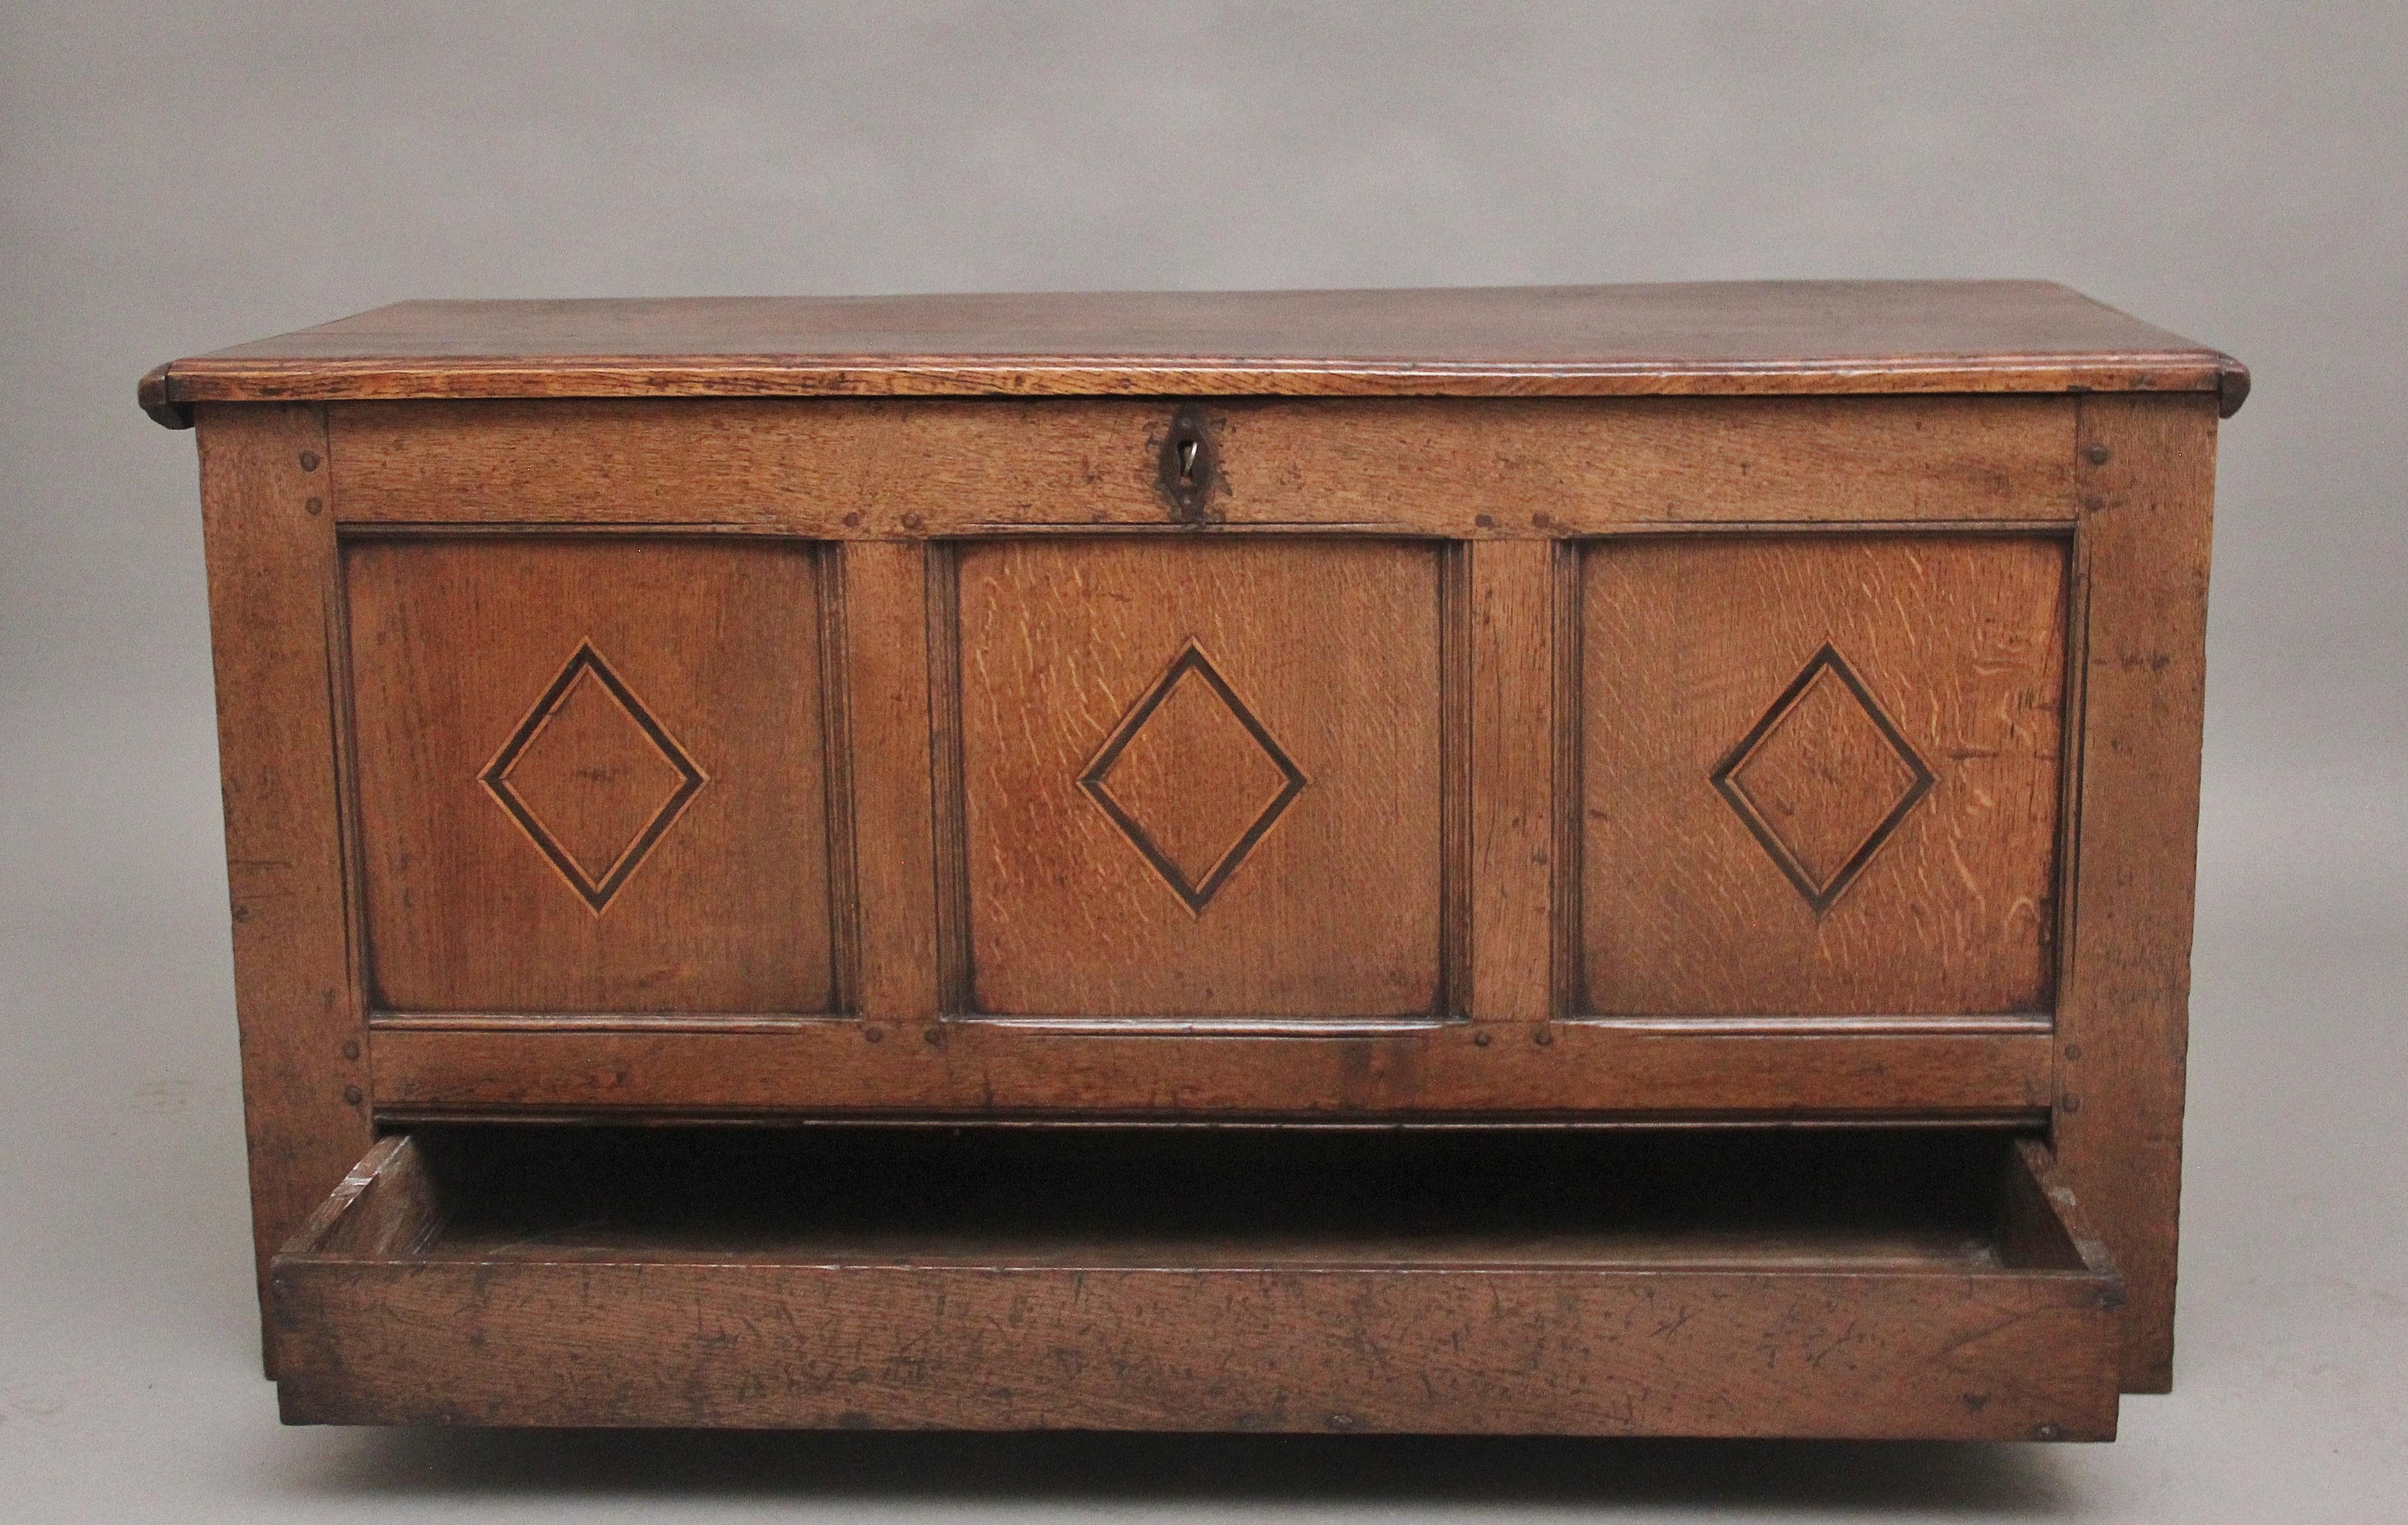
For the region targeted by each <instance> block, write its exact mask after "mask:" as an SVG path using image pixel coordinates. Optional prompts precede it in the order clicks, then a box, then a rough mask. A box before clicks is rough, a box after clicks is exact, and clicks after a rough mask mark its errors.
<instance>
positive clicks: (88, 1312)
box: [0, 0, 2408, 1520]
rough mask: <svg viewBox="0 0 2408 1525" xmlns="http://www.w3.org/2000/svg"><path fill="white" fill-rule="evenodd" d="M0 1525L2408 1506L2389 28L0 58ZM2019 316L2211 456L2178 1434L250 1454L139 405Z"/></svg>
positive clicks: (2345, 20) (240, 1293) (191, 805)
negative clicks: (1673, 300)
mask: <svg viewBox="0 0 2408 1525" xmlns="http://www.w3.org/2000/svg"><path fill="white" fill-rule="evenodd" d="M0 69H5V70H6V82H5V84H0V119H5V121H6V130H5V143H0V150H5V153H6V171H5V182H0V185H4V186H5V190H4V191H0V287H5V301H0V397H5V409H0V1515H6V1516H8V1517H10V1518H26V1519H72V1518H91V1519H127V1518H177V1519H181V1520H191V1519H207V1518H242V1519H276V1518H325V1517H327V1516H330V1515H337V1514H341V1515H351V1514H356V1515H359V1516H362V1517H373V1518H420V1517H423V1516H425V1515H427V1514H429V1513H441V1514H443V1515H446V1516H452V1515H463V1516H485V1515H492V1516H502V1515H508V1516H509V1517H510V1518H531V1517H534V1516H538V1515H541V1514H543V1513H545V1512H546V1511H547V1509H551V1510H556V1511H557V1512H559V1513H561V1514H563V1515H566V1514H570V1513H574V1514H575V1515H577V1516H580V1517H584V1518H601V1517H610V1518H638V1517H654V1516H672V1515H673V1516H678V1517H681V1518H682V1517H711V1518H740V1517H749V1516H756V1515H767V1514H770V1513H772V1512H775V1513H778V1514H781V1515H792V1514H798V1513H808V1512H810V1511H812V1510H818V1511H821V1512H823V1513H824V1514H827V1515H830V1516H836V1515H842V1516H845V1517H847V1518H865V1517H868V1516H872V1515H878V1516H887V1515H894V1516H900V1515H921V1514H925V1515H927V1516H931V1517H933V1516H938V1515H959V1514H966V1513H970V1512H974V1511H977V1510H982V1509H989V1508H992V1509H994V1510H996V1511H999V1512H1006V1513H1013V1514H1020V1515H1028V1514H1035V1513H1049V1514H1050V1513H1053V1512H1056V1511H1066V1510H1083V1511H1088V1512H1094V1513H1099V1514H1100V1513H1111V1514H1117V1515H1130V1514H1173V1513H1175V1514H1179V1515H1182V1516H1197V1517H1225V1518H1240V1517H1247V1516H1253V1515H1255V1514H1259V1513H1261V1512H1263V1511H1264V1510H1265V1509H1267V1508H1270V1507H1274V1506H1282V1505H1287V1506H1293V1507H1295V1508H1296V1509H1297V1511H1298V1512H1299V1513H1306V1514H1312V1515H1315V1516H1319V1517H1324V1518H1372V1517H1375V1516H1379V1517H1384V1516H1387V1515H1390V1514H1395V1513H1402V1512H1408V1511H1415V1510H1419V1511H1425V1512H1429V1513H1437V1512H1441V1511H1443V1512H1448V1513H1455V1512H1493V1513H1498V1514H1516V1513H1519V1514H1526V1515H1539V1514H1547V1515H1564V1514H1570V1513H1575V1512H1577V1513H1582V1514H1595V1515H1598V1516H1601V1517H1608V1518H1621V1517H1628V1516H1636V1515H1643V1514H1648V1513H1651V1512H1658V1511H1660V1512H1662V1513H1664V1514H1668V1515H1674V1516H1684V1517H1695V1518H1703V1517H1710V1516H1726V1515H1727V1516H1740V1517H1761V1518H1771V1517H1775V1516H1780V1515H1784V1514H1785V1513H1788V1512H1795V1513H1796V1514H1797V1515H1798V1516H1799V1517H1801V1518H1843V1517H1859V1516H1868V1515H1870V1516H1880V1517H1885V1518H1899V1519H1910V1518H1941V1517H1948V1518H1956V1517H1962V1516H1969V1515H1981V1514H1985V1513H1989V1512H1996V1513H1998V1514H2000V1515H2005V1516H2010V1517H2014V1518H2040V1519H2069V1520H2075V1519H2079V1520H2090V1519H2149V1518H2157V1519H2172V1518H2183V1519H2213V1518H2233V1519H2266V1518H2285V1519H2291V1520H2307V1519H2352V1520H2357V1519H2368V1520H2371V1519H2380V1518H2401V1511H2402V1510H2403V1509H2408V1417H2403V1415H2408V1375H2403V1371H2408V1274H2403V1270H2402V1267H2403V1264H2408V1230H2403V1224H2404V1223H2408V1212H2403V1211H2402V1204H2401V1195H2402V1186H2401V1183H2402V1180H2403V1178H2404V1177H2403V1173H2408V1141H2404V1139H2403V1134H2404V1133H2408V1131H2404V1130H2403V1128H2402V1126H2401V1103H2400V1089H2401V1081H2402V1079H2403V1077H2408V1036H2403V1027H2402V1015H2403V1014H2402V1011H2401V1005H2402V1002H2401V980H2402V976H2403V975H2404V974H2408V968H2403V963H2408V959H2403V952H2402V949H2403V948H2408V936H2403V926H2402V922H2403V919H2408V918H2403V907H2404V906H2408V871H2403V867H2402V865H2403V863H2408V821H2404V820H2403V814H2408V812H2403V805H2402V800H2403V788H2402V786H2403V783H2408V769H2404V768H2403V764H2402V763H2401V747H2400V745H2399V744H2400V740H2401V729H2402V718H2403V716H2408V679H2403V663H2402V659H2403V656H2408V641H2403V634H2408V632H2403V624H2408V620H2403V617H2402V605H2403V598H2402V593H2401V583H2402V579H2403V574H2408V554H2403V538H2408V531H2403V527H2402V520H2401V515H2400V513H2399V511H2398V507H2397V498H2398V494H2399V492H2400V490H2401V482H2402V480H2403V479H2408V429H2403V427H2402V418H2403V413H2402V406H2401V404H2402V376H2403V374H2408V366H2403V364H2402V363H2401V360H2402V339H2403V336H2408V335H2403V334H2402V318H2401V314H2402V310H2403V306H2408V300H2404V299H2408V290H2403V279H2408V275H2403V273H2408V236H2403V233H2404V232H2408V216H2403V208H2402V203H2403V194H2408V151H2403V150H2408V131H2403V126H2402V122H2403V120H2408V112H2403V110H2402V98H2403V94H2408V7H2401V6H2399V5H2397V4H2361V5H2355V6H2305V7H2299V6H2272V5H2257V6H2250V5H2229V6H2205V5H2181V6H2173V5H2141V4H2124V5H2114V6H2099V7H2080V6H2061V5H2047V6H2041V5H2033V6H1987V7H1959V6H1955V5H1905V4H1890V5H1850V6H1841V5H1828V6H1811V7H1810V6H1777V5H1764V6H1732V5H1702V4H1701V5H1690V6H1654V7H1611V6H1590V7H1584V6H1570V5H1554V6H1519V5H1489V6H1465V7H1394V6H1369V5H1365V6H1359V7H1358V6H1335V5H1333V6H1320V7H1293V6H1277V5H1218V4H1205V3H1197V0H1186V3H1181V4H1175V5H1161V6H1154V5H1144V6H1140V5H1125V6H1012V7H1006V6H976V5H927V6H905V5H883V6H842V7H805V6H796V7H734V6H729V7H693V8H687V9H677V10H670V9H666V8H664V9H661V10H658V11H655V10H653V9H652V8H650V7H639V6H599V5H596V6H581V7H569V6H556V7H533V6H529V7H512V8H504V7H491V6H487V5H456V6H439V7H438V6H417V5H384V6H378V7H335V6H324V7H287V6H271V5H198V6H160V5H155V4H151V5H141V6H132V5H120V4H106V5H100V4H93V3H91V0H67V3H55V4H54V3H47V0H44V3H29V0H18V3H15V4H12V5H10V6H9V7H7V10H6V12H5V17H4V18H0ZM2006 275H2013V276H2023V275H2030V276H2047V277H2054V278H2060V279H2064V280H2067V281H2070V282H2071V283H2073V284H2075V285H2077V286H2079V287H2081V288H2083V289H2084V290H2085V291H2088V292H2091V293H2093V294H2095V295H2097V296H2100V297H2101V298H2103V299H2105V300H2107V301H2109V302H2112V303H2114V304H2116V305H2118V306H2124V307H2126V308H2128V309H2129V310H2131V311H2134V312H2136V313H2139V314H2140V315H2142V316H2143V317H2146V318H2148V319H2150V320H2151V321H2156V322H2158V323H2161V324H2163V325H2165V326H2167V327H2170V328H2172V329H2175V330H2177V331H2179V332H2182V333H2184V334H2186V335H2190V336H2192V337H2195V338H2198V339H2200V340H2202V341H2205V342H2207V343H2211V344H2214V345H2217V346H2219V347H2222V348H2225V349H2230V350H2232V351H2233V352H2235V353H2237V354H2239V355H2241V356H2242V357H2243V359H2245V360H2246V361H2248V362H2249V363H2251V364H2252V365H2253V366H2254V367H2255V368H2256V371H2257V383H2258V392H2257V397H2256V399H2255V400H2253V401H2252V402H2251V403H2250V405H2249V407H2248V409H2247V411H2246V412H2244V413H2243V415H2242V416H2241V417H2240V418H2239V419H2238V420H2235V421H2234V422H2233V423H2232V424H2230V425H2229V426H2228V428H2227V431H2226V436H2225V443H2224V446H2223V452H2222V477H2221V482H2220V504H2219V507H2220V514H2219V520H2220V521H2219V525H2218V534H2217V543H2216V569H2215V591H2214V619H2213V624H2212V633H2211V644H2212V648H2213V649H2212V654H2211V668H2212V673H2211V685H2210V711H2209V721H2208V742H2207V786H2206V808H2205V820H2204V821H2203V825H2202V840H2201V855H2200V860H2201V861H2200V873H2201V879H2200V922H2199V943H2198V957H2197V990H2196V997H2195V1001H2194V1007H2193V1010H2194V1028H2193V1031H2194V1044H2193V1049H2192V1069H2191V1076H2192V1090H2191V1108H2190V1130H2191V1131H2190V1135H2189V1136H2190V1150H2189V1176H2188V1182H2187V1192H2186V1203H2185V1223H2184V1228H2185V1269H2184V1280H2183V1302H2182V1324H2181V1347H2180V1358H2179V1372H2178V1385H2177V1389H2176V1391H2175V1392H2174V1394H2173V1395H2172V1396H2171V1397H2168V1398H2143V1399H2133V1400H2128V1401H2127V1404H2126V1407H2125V1423H2124V1435H2125V1438H2124V1439H2123V1440H2122V1441H2121V1442H2120V1443H2119V1444H2117V1445H2115V1446H2114V1447H2087V1448H2077V1447H1963V1448H1951V1447H1905V1446H1898V1447H1803V1446H1707V1445H1679V1444H1606V1445H1559V1444H1521V1443H1483V1444H1468V1443H1467V1444H1455V1443H1447V1444H1433V1443H1427V1442H1407V1443H1393V1444H1392V1443H1384V1442H1342V1441H1310V1442H1302V1443H1294V1444H1273V1443H1264V1442H1239V1441H1227V1440H1151V1441H1150V1440H1130V1439H1118V1440H1115V1439H1095V1438H1076V1437H1072V1438H1057V1439H1053V1440H1043V1441H1035V1442H1011V1441H1002V1442H998V1441H992V1440H968V1439H943V1438H933V1439H931V1438H916V1439H915V1438H908V1437H904V1438H896V1437H848V1438H822V1437H809V1436H800V1437H766V1438H765V1437H753V1438H746V1437H710V1436H676V1435H671V1436H660V1437H633V1438H612V1437H594V1436H566V1437H540V1436H536V1437H513V1436H475V1435H463V1436H441V1435H409V1434H385V1433H374V1432H329V1431H284V1430H279V1428H277V1427H276V1425H275V1422H274V1407H273V1400H272V1394H271V1390H269V1388H268V1387H267V1386H266V1385H265V1383H263V1382H262V1381H261V1380H260V1379H259V1377H258V1375H257V1368H256V1364H255V1356H254V1347H253V1327H252V1309H251V1290H250V1283H249V1275H248V1265H247V1258H246V1241H245V1230H244V1199H243V1176H242V1167H241V1157H242V1148H241V1133H240V1126H239V1119H238V1115H237V1103H236V1053H235V1037H234V1021H233V1016H232V1002H231V986H230V973H229V962H228V956H227V947H226V925H225V902H224V891H223V878H222V862H221V859H220V850H221V848H220V841H219V837H218V830H219V819H218V806H217V800H216V784H215V762H214V756H213V751H214V745H215V743H214V738H213V734H212V728H211V727H212V722H211V711H210V687H209V671H208V642H207V624H206V612H205V605H204V600H203V588H202V571H201V547H200V540H199V520H198V515H197V513H196V511H195V507H194V494H193V452H192V439H191V436H190V435H171V434H168V433H165V432H164V431H161V430H159V429H156V428H154V427H152V426H151V425H150V424H149V423H148V422H146V421H145V420H143V419H142V418H141V416H140V415H139V414H138V413H136V411H135V408H134V405H133V385H134V380H135V378H136V376H137V375H138V374H139V373H140V372H141V371H142V370H143V369H145V368H146V367H148V366H149V365H150V364H152V363H156V362H158V361H161V360H165V359H168V358H170V357H173V356H175V355H179V354H184V353H189V352H193V351H195V350H199V349H208V348H213V347H216V346H218V345H222V344H226V343H231V342H234V341H236V340H240V339H245V338H250V337H254V336H257V335H263V334H267V333H273V332H278V331H281V330H283V329H287V328H292V327H296V326H299V325H301V324H303V323H306V322H313V321H320V320H322V319H326V318H331V317H335V316H337V315H340V314H342V313H346V312H350V311H353V310H356V309H359V308H363V307H366V306H373V305H376V304H379V303H382V302H385V301H389V300H392V299H395V298H399V297H405V296H420V295H488V296H504V295H550V294H610V293H624V294H636V293H643V294H652V293H660V294H667V293H681V292H895V291H948V290H1011V289H1040V288H1077V287H1154V286H1168V287H1246V286H1299V285H1383V284H1415V283H1428V284H1446V283H1502V282H1517V281H1546V282H1552V281H1599V280H1646V279H1696V278H1711V277H1766V276H1825V277H1847V276H2006Z"/></svg>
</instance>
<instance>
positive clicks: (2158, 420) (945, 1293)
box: [142, 282, 2247, 1439]
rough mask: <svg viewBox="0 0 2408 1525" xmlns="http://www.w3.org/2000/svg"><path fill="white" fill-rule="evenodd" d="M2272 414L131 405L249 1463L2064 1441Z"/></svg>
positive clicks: (2045, 319)
mask: <svg viewBox="0 0 2408 1525" xmlns="http://www.w3.org/2000/svg"><path fill="white" fill-rule="evenodd" d="M2246 384H2247V383H2246V373H2245V372H2243V370H2242V369H2241V367H2239V366H2238V365H2237V364H2235V363H2233V362H2231V361H2229V360H2228V359H2226V358H2225V357H2223V356H2221V355H2218V354H2216V353H2214V352H2213V351H2210V350H2206V349H2200V348H2198V347H2196V346H2194V345H2191V344H2189V343H2187V342H2186V341H2184V340H2181V339H2177V338H2175V337H2173V336H2171V335H2167V334H2164V333H2162V332H2160V331H2158V330H2156V329H2153V328H2149V327H2147V326H2145V325H2143V324H2141V323H2139V322H2136V321H2132V320H2130V319H2128V318H2126V317H2124V316H2122V315H2121V314H2118V313H2115V312H2114V311H2112V310H2110V309H2108V308H2105V307H2102V306H2098V305H2096V304H2094V303H2091V302H2089V301H2087V300H2086V299H2085V298H2082V297H2080V296H2078V295H2076V294H2074V293H2073V292H2069V291H2066V290H2065V289H2063V288H2061V287H2057V286H2050V285H2045V284H2039V283H2022V282H2000V283H1964V284H1952V283H1905V282H1900V283H1850V284H1819V283H1799V284H1769V285H1719V286H1668V287H1627V288H1577V289H1553V290H1524V291H1461V292H1276V293H1255V294H1244V295H1208V294H1193V293H1190V294H1176V295H1140V294H1114V295H1102V296H1079V297H1073V296H1023V297H939V298H911V299H905V298H882V299H861V300H824V299H808V300H806V299H774V300H773V299H765V300H758V301H733V300H695V301H662V302H628V301H595V302H465V303H444V302H414V303H404V304H401V305H399V306H391V307H385V308H381V309H379V310H378V311H375V312H371V313H367V314H364V315H362V316H360V317H357V318H352V319H348V320H345V321H340V322H337V323H330V324H327V325H324V326H322V327H319V328H314V329H308V330H305V331H302V332H300V333H297V334H294V335H286V336H284V337H281V338H277V339H270V340H266V341H264V342H261V343H258V344H253V345H247V346H243V347H240V348H237V349H228V350H222V351H220V352H218V353H216V354H213V355H208V356H203V357H200V358H197V359H193V360H184V361H178V362H176V363H173V364H171V365H167V366H163V367H161V369H160V370H158V371H156V372H153V373H152V374H151V375H150V377H148V378H145V379H144V382H143V389H142V391H143V402H144V406H146V408H148V409H149V410H150V413H151V414H152V416H153V417H155V418H157V419H159V420H161V421H162V422H165V423H168V424H171V425H175V426H182V425H186V424H192V423H197V425H198V427H199V438H200V459H201V495H202V503H203V511H204V514H205V517H206V522H207V531H208V562H209V585H210V598H211V605H212V616H213V624H214V644H215V651H216V661H217V675H218V690H219V704H220V713H221V725H222V730H221V737H222V756H223V768H224V787H225V806H226V839H227V859H228V865H229V875H230V878H231V882H232V891H233V919H234V936H235V950H236V981H237V1001H238V1011H239V1017H240V1020H241V1026H242V1033H243V1048H242V1052H243V1073H244V1090H245V1096H246V1100H247V1105H248V1116H249V1129H250V1144H251V1188H252V1199H253V1205H254V1211H255V1219H256V1228H257V1243H258V1250H259V1269H260V1276H261V1288H262V1295H263V1304H264V1309H265V1329H266V1345H267V1356H268V1364H269V1368H270V1371H271V1372H272V1374H273V1375H275V1376H276V1377H277V1378H278V1380H279V1384H280V1392H281V1401H282V1405H283V1411H284V1413H285V1416H286V1417H287V1418H289V1419H293V1420H296V1421H339V1422H443V1423H477V1424H573V1425H593V1424H672V1425H745V1426H793V1427H814V1426H863V1425H867V1426H898V1427H908V1426H939V1427H964V1428H988V1429H1031V1428H1046V1427H1084V1428H1105V1429H1222V1430H1250V1429H1259V1430H1297V1431H1329V1430H1337V1431H1350V1430H1351V1431H1361V1432H1372V1431H1464V1432H1469V1431H1490V1432H1571V1433H1631V1432H1647V1433H1667V1434H1776V1435H1873V1436H1955V1437H2038V1438H2044V1439H2045V1438H2059V1437H2063V1438H2103V1437H2106V1436H2109V1435H2112V1433H2113V1432H2114V1423H2115V1412H2116V1403H2117V1393H2118V1391H2119V1390H2123V1391H2133V1390H2143V1391H2146V1390H2163V1389H2165V1388H2166V1387H2167V1386H2168V1384H2169V1383H2170V1381H2171V1359H2172V1330H2173V1289H2174V1245H2175V1209H2176V1196H2177V1178H2178V1169H2179V1164H2180V1154H2181V1151H2180V1144H2181V1110H2182V1071H2183V1048H2184V1031H2185V1010H2184V1008H2185V1001H2186V984H2187V977H2188V954H2189V937H2190V919H2191V888H2192V884H2191V881H2192V861H2193V835H2194V824H2195V816H2196V809H2197V786H2198V777H2199V771H2198V770H2199V751H2200V694H2201V662H2202V657H2201V644H2202V633H2203V625H2204V618H2205V609H2206V591H2207V567H2208V527H2209V504H2210V497H2211V490H2212V480H2213V472H2214V445H2215V431H2216V423H2217V419H2218V417H2219V415H2220V414H2222V415H2229V413H2230V412H2231V411H2232V409H2233V408H2235V407H2237V406H2239V404H2240V401H2241V398H2242V395H2243V392H2244V391H2245V390H2246ZM730 1125H743V1126H730Z"/></svg>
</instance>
